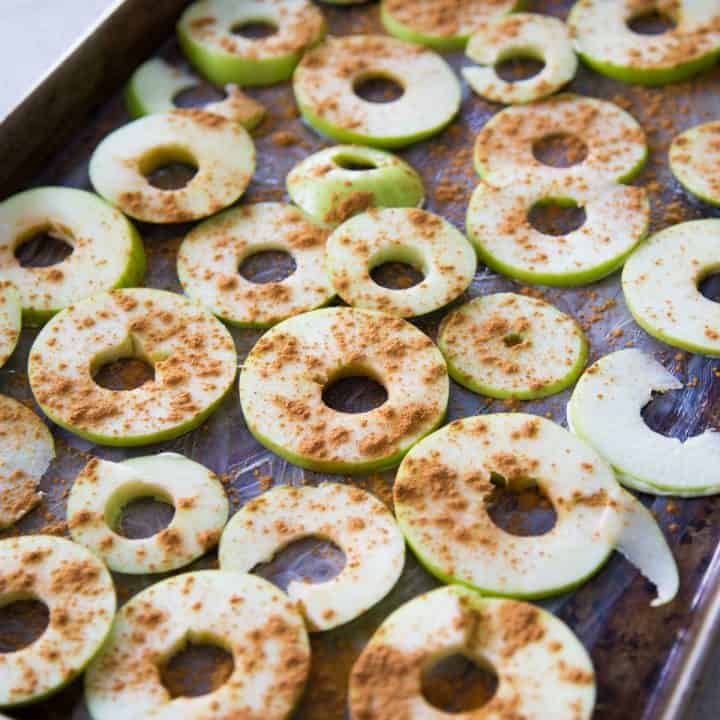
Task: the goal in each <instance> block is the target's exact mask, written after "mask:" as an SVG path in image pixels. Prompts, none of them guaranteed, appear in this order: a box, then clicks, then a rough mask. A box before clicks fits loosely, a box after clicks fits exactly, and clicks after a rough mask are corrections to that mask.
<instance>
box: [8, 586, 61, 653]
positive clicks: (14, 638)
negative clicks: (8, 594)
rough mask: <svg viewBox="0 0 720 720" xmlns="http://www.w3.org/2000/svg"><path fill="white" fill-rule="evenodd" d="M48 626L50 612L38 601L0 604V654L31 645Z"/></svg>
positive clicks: (17, 601) (28, 599) (27, 599)
mask: <svg viewBox="0 0 720 720" xmlns="http://www.w3.org/2000/svg"><path fill="white" fill-rule="evenodd" d="M1 602H2V601H1V600H0V603H1ZM49 624H50V610H49V609H48V606H47V605H45V603H44V602H41V601H40V600H36V599H35V598H24V599H20V600H14V601H13V602H10V603H7V604H5V605H2V604H0V654H3V653H14V652H17V651H18V650H22V649H23V648H26V647H28V646H29V645H32V644H33V643H34V642H35V641H36V640H39V639H40V637H42V635H43V633H44V632H45V630H47V627H48V625H49Z"/></svg>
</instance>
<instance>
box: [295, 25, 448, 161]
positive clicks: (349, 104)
mask: <svg viewBox="0 0 720 720" xmlns="http://www.w3.org/2000/svg"><path fill="white" fill-rule="evenodd" d="M371 78H385V79H387V78H390V79H392V80H393V81H394V82H395V83H396V84H398V85H400V86H401V88H402V91H403V92H402V95H401V96H400V97H399V98H397V99H396V100H393V101H392V102H369V101H367V100H364V99H363V98H361V97H360V96H359V95H358V94H357V93H356V92H355V90H356V88H357V87H358V86H359V85H360V84H361V83H362V82H363V81H365V80H368V79H371ZM293 87H294V90H295V98H296V100H297V103H298V106H299V107H300V112H301V113H302V115H303V117H304V118H305V120H306V121H307V122H308V123H310V125H312V126H313V127H314V128H315V129H316V130H317V131H318V132H320V133H322V134H324V135H327V136H328V137H331V138H333V139H335V140H338V141H339V142H350V143H358V144H361V145H372V146H375V147H381V148H397V147H404V146H405V145H410V144H411V143H414V142H418V141H419V140H424V139H426V138H429V137H431V136H433V135H436V134H437V133H439V132H440V131H441V130H443V128H445V127H446V126H447V125H448V124H449V123H450V122H451V121H452V119H453V118H454V117H455V115H456V114H457V113H458V111H459V109H460V99H461V93H460V83H459V82H458V80H457V78H456V77H455V73H454V72H453V70H452V68H451V67H450V66H449V65H448V64H447V62H445V60H443V58H441V57H440V56H439V55H438V54H437V53H434V52H433V51H431V50H423V49H419V48H418V47H417V46H416V45H412V44H410V43H407V42H403V41H402V40H396V39H395V38H389V37H386V36H384V35H348V36H345V37H330V38H328V39H327V40H326V41H325V42H324V43H322V44H321V45H319V46H318V47H317V48H315V49H314V50H311V51H310V52H309V53H308V54H307V55H306V56H305V57H304V58H303V60H302V62H301V63H300V65H298V68H297V70H296V71H295V75H294V76H293Z"/></svg>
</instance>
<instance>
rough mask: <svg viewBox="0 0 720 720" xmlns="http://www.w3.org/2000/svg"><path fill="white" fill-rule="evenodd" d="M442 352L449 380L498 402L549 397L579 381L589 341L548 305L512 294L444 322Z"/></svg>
mask: <svg viewBox="0 0 720 720" xmlns="http://www.w3.org/2000/svg"><path fill="white" fill-rule="evenodd" d="M438 346H439V347H440V350H441V351H442V353H443V355H444V356H445V359H446V360H447V363H448V372H449V373H450V377H452V378H453V380H455V381H456V382H459V383H460V384H461V385H464V386H465V387H467V388H469V389H470V390H473V391H474V392H477V393H480V394H481V395H487V396H489V397H494V398H501V399H503V398H518V399H520V400H530V399H534V398H541V397H547V396H548V395H553V394H554V393H558V392H560V391H561V390H564V389H565V388H566V387H568V386H569V385H572V383H574V382H575V380H577V378H578V376H579V375H580V373H581V372H582V370H583V367H585V361H586V359H587V341H586V340H585V336H584V335H583V332H582V330H581V329H580V326H579V325H578V324H577V322H576V321H575V320H574V319H573V318H572V317H570V316H569V315H566V314H565V313H562V312H560V310H558V309H557V308H555V307H554V306H552V305H550V304H549V303H546V302H543V301H542V300H537V299H535V298H529V297H526V296H524V295H516V294H514V293H497V294H494V295H485V296H483V297H477V298H475V299H473V300H471V301H470V302H469V303H466V304H465V305H462V306H461V307H459V308H458V309H457V310H453V311H452V312H451V313H449V314H448V315H446V316H445V319H444V320H443V322H442V324H441V326H440V333H439V335H438Z"/></svg>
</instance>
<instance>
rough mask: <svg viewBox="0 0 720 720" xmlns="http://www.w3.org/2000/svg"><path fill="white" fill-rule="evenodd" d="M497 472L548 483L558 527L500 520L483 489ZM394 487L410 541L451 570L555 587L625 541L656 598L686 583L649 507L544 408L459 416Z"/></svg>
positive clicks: (514, 484)
mask: <svg viewBox="0 0 720 720" xmlns="http://www.w3.org/2000/svg"><path fill="white" fill-rule="evenodd" d="M497 482H503V483H504V484H506V485H507V486H509V487H511V488H516V489H517V488H522V487H527V486H528V485H537V486H539V487H540V488H541V489H542V491H543V493H544V495H545V496H546V497H547V498H548V500H550V502H551V503H552V505H553V507H554V509H555V512H556V514H557V520H556V523H555V525H554V527H553V528H552V529H551V530H550V531H548V532H546V533H545V534H543V535H538V536H529V537H521V536H518V535H513V534H510V533H508V532H506V531H505V530H503V529H501V528H500V527H499V526H497V525H495V523H494V522H493V521H492V519H491V517H490V515H489V514H488V511H487V507H486V505H485V500H486V498H487V497H488V496H489V495H490V493H491V492H492V489H493V486H494V484H496V483H497ZM394 494H395V513H396V515H397V519H398V523H399V525H400V529H401V530H402V532H403V534H404V535H405V538H406V540H407V541H408V544H409V545H410V547H411V548H412V549H413V550H414V552H415V553H416V555H417V557H418V560H419V561H420V562H421V563H422V564H423V565H424V566H425V568H426V569H427V570H428V571H429V572H431V573H432V574H433V575H435V576H436V577H438V578H439V579H440V580H442V581H443V582H447V583H460V584H462V585H468V586H469V587H472V588H474V589H476V590H478V591H480V592H482V593H484V594H489V595H501V596H510V597H520V598H540V597H547V596H550V595H555V594H558V593H561V592H565V591H567V590H569V589H571V588H573V587H576V586H577V585H579V584H581V583H582V582H584V581H585V580H586V579H588V578H589V577H590V576H592V575H593V574H594V573H596V572H597V571H598V570H599V569H600V568H601V567H602V566H603V564H604V563H605V561H606V560H607V558H608V556H609V555H610V553H611V552H612V551H613V550H614V549H616V548H617V549H619V550H620V551H621V552H623V554H625V555H626V556H627V557H628V558H629V559H631V561H633V562H634V563H636V564H637V565H638V567H639V569H640V570H641V572H642V573H643V574H644V575H645V576H646V577H648V579H650V580H651V582H653V583H655V585H656V586H657V598H656V599H655V600H654V601H653V605H659V604H663V603H666V602H669V601H670V600H672V598H673V597H674V596H675V593H676V592H677V586H678V580H677V567H676V565H675V561H674V559H673V557H672V554H671V553H670V550H669V548H668V546H667V543H666V542H665V539H664V537H663V535H662V533H661V532H660V530H659V528H658V527H657V523H656V522H655V521H654V519H653V518H652V516H651V515H650V514H649V513H648V511H647V510H646V509H645V508H644V507H643V506H642V505H641V504H640V503H639V502H638V501H637V500H636V499H635V498H634V497H633V496H632V495H630V494H629V493H627V492H625V491H624V490H623V489H622V487H621V486H620V485H619V484H618V483H617V481H616V480H615V476H614V474H613V471H612V469H611V468H610V466H609V465H607V464H606V463H605V462H604V461H603V460H602V458H601V457H600V456H599V455H598V454H597V453H596V452H595V451H594V450H593V449H592V448H591V447H590V446H588V445H586V444H585V443H584V442H582V441H581V440H579V439H578V438H577V437H576V436H574V435H572V434H571V433H569V432H568V431H567V430H565V429H563V428H562V427H560V426H559V425H556V424H555V423H553V422H551V421H549V420H546V419H544V418H541V417H537V416H533V415H527V414H524V413H513V414H507V413H501V414H491V415H481V416H477V417H471V418H464V419H462V420H457V421H455V422H453V423H452V424H450V425H448V426H446V427H445V428H443V429H442V430H440V431H438V432H436V433H433V434H432V435H431V436H429V437H428V438H426V439H425V440H423V441H422V442H421V443H419V444H418V445H417V446H416V447H415V448H413V449H412V450H411V451H410V452H409V453H408V455H407V456H406V457H405V459H404V460H403V462H402V464H401V465H400V469H399V470H398V473H397V477H396V479H395V488H394ZM448 517H452V518H453V522H452V524H451V525H448V523H447V518H448Z"/></svg>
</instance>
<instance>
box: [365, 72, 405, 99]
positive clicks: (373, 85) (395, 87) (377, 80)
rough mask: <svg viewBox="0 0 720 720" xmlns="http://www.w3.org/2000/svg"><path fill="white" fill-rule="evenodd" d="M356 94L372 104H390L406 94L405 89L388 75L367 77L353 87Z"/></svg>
mask: <svg viewBox="0 0 720 720" xmlns="http://www.w3.org/2000/svg"><path fill="white" fill-rule="evenodd" d="M353 91H354V93H355V94H356V95H357V96H358V97H359V98H362V99H363V100H366V101H367V102H371V103H390V102H394V101H395V100H399V99H400V98H401V97H402V96H403V95H404V94H405V88H403V86H402V85H401V84H400V83H399V82H397V80H394V79H393V78H391V77H388V76H387V75H380V74H376V75H365V76H364V77H361V78H358V79H357V80H356V81H355V84H354V85H353Z"/></svg>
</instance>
